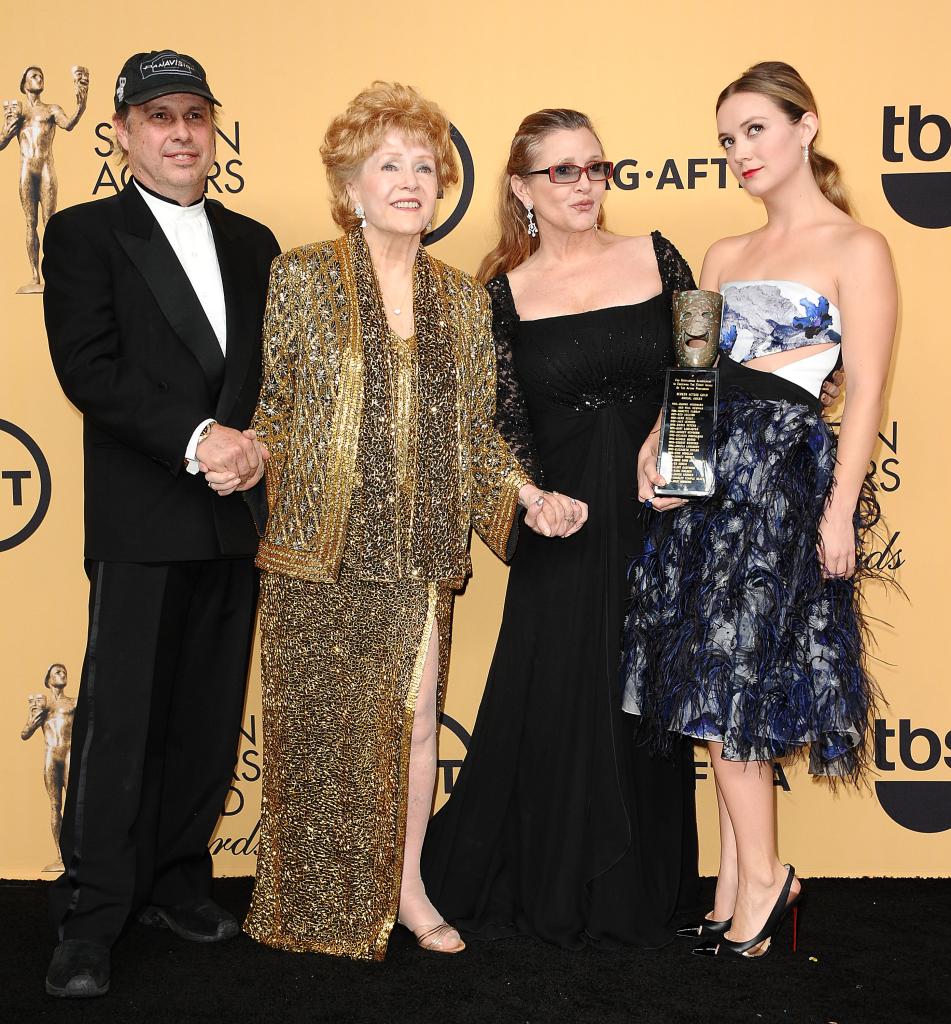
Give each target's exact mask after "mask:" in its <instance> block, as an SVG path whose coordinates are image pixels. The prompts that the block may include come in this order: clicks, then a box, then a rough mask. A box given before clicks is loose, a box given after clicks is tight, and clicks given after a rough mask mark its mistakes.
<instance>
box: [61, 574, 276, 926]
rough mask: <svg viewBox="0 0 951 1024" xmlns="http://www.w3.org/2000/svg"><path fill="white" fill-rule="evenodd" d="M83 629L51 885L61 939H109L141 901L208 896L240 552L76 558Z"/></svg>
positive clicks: (237, 693)
mask: <svg viewBox="0 0 951 1024" xmlns="http://www.w3.org/2000/svg"><path fill="white" fill-rule="evenodd" d="M86 572H87V574H88V576H89V581H90V594H89V637H88V641H87V647H86V657H85V660H84V662H83V673H82V682H81V684H80V690H79V697H78V701H77V705H76V717H75V720H74V724H73V738H72V754H71V761H70V773H69V784H68V786H67V791H66V804H65V809H64V814H63V829H62V834H61V836H60V849H61V851H62V855H63V864H64V866H65V871H64V873H63V874H62V875H61V876H60V878H58V879H57V881H56V882H54V884H53V887H52V890H51V893H50V913H51V916H52V920H53V924H54V927H55V928H56V930H57V935H58V938H59V939H60V940H63V939H89V940H92V941H96V942H102V943H105V944H107V945H111V944H112V943H113V942H114V941H115V939H116V938H117V936H118V935H119V933H120V931H121V930H122V928H123V926H124V924H125V922H126V920H127V919H128V917H129V915H130V914H131V913H133V912H134V911H136V910H137V909H138V908H139V907H141V906H143V905H145V904H158V905H162V906H169V905H172V904H175V903H182V902H186V901H189V900H192V899H200V898H202V897H203V896H206V895H207V894H208V892H209V890H210V886H211V855H210V854H209V852H208V840H209V838H210V836H211V833H212V831H213V829H214V827H215V823H216V822H217V820H218V816H219V814H220V812H221V808H222V805H223V803H224V799H225V795H226V793H227V790H228V786H229V785H230V782H231V776H232V772H233V770H234V763H235V755H236V750H237V739H238V730H239V728H240V725H241V714H242V710H243V706H244V694H245V684H246V681H247V673H248V661H249V658H250V652H251V639H252V632H253V626H254V613H255V605H256V601H257V586H258V583H257V571H256V569H255V568H254V565H253V563H252V562H251V560H250V559H244V558H241V559H222V560H218V561H202V562H165V563H149V564H138V563H128V562H93V561H88V562H87V563H86Z"/></svg>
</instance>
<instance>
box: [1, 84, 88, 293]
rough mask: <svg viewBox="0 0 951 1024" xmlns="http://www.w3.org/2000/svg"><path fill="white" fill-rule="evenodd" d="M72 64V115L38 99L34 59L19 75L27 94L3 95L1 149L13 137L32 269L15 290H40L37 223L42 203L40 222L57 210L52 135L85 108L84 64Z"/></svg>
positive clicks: (70, 123) (74, 120) (67, 128)
mask: <svg viewBox="0 0 951 1024" xmlns="http://www.w3.org/2000/svg"><path fill="white" fill-rule="evenodd" d="M72 70H73V83H74V84H75V86H76V113H75V114H73V115H72V117H67V116H66V112H65V111H64V110H63V108H62V107H60V106H57V105H56V104H55V103H43V102H42V101H41V100H40V94H41V93H42V92H43V87H44V84H45V83H44V79H43V69H42V68H38V67H36V66H35V65H32V66H30V67H28V68H27V69H26V70H25V71H24V72H23V76H22V77H21V79H20V92H22V93H23V95H24V96H25V97H26V99H25V100H23V101H22V102H21V101H20V100H4V101H3V126H2V128H0V149H4V148H5V147H6V146H7V145H8V143H9V142H10V140H11V139H13V138H16V140H17V142H19V144H20V205H21V206H22V207H23V215H24V216H25V217H26V252H27V256H28V258H29V260H30V269H31V270H32V272H33V280H32V281H30V282H29V283H28V284H25V285H23V287H22V288H17V294H18V295H25V294H29V293H31V292H41V291H43V285H42V284H41V283H40V236H39V234H38V231H37V227H38V224H39V214H40V210H41V209H42V211H43V224H44V226H45V225H46V222H47V221H48V220H49V219H50V217H52V216H53V214H54V213H55V212H56V168H55V167H54V166H53V137H54V136H55V135H56V129H57V128H62V129H63V130H64V131H67V132H70V131H72V130H73V128H75V127H76V124H77V122H78V121H79V119H80V118H81V117H82V116H83V111H84V110H85V109H86V97H87V95H88V93H89V70H88V69H87V68H83V67H74V68H73V69H72Z"/></svg>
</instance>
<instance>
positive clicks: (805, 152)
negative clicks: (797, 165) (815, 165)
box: [802, 143, 809, 164]
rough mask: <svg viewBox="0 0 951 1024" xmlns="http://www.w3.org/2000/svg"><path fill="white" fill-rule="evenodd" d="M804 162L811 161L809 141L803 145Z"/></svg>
mask: <svg viewBox="0 0 951 1024" xmlns="http://www.w3.org/2000/svg"><path fill="white" fill-rule="evenodd" d="M802 162H803V163H804V164H807V163H809V144H808V143H807V144H806V145H805V146H803V147H802Z"/></svg>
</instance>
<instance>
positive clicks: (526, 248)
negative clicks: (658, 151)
mask: <svg viewBox="0 0 951 1024" xmlns="http://www.w3.org/2000/svg"><path fill="white" fill-rule="evenodd" d="M578 128H587V130H588V131H589V132H591V134H592V135H593V136H594V137H595V138H596V139H598V145H599V146H601V140H600V138H598V133H597V132H596V131H595V130H594V125H593V124H592V123H591V118H589V117H588V116H587V114H582V113H581V112H580V111H578V110H568V109H567V108H565V107H550V108H547V109H545V110H536V111H535V113H534V114H529V115H528V117H526V118H525V119H524V120H523V121H522V123H521V124H520V125H519V126H518V131H517V132H516V133H515V138H514V139H512V145H511V146H510V148H509V158H508V162H507V163H506V165H505V170H504V171H503V172H502V177H501V178H500V180H499V205H498V212H497V217H498V222H499V230H500V233H501V234H500V238H499V240H498V242H497V243H496V245H495V248H494V249H493V250H492V251H491V252H490V253H489V254H488V255H487V256H486V257H485V258H484V259H483V260H482V262H481V263H480V264H479V269H478V271H477V273H476V277H477V278H478V279H479V280H480V281H481V282H482V283H483V284H485V282H486V281H490V280H491V279H492V278H493V277H496V276H497V275H498V274H507V273H508V272H509V271H510V270H514V269H515V267H517V266H518V265H519V264H520V263H524V262H525V260H527V259H528V257H529V256H531V254H532V253H533V252H534V251H535V250H536V249H537V248H538V238H537V237H536V238H532V237H531V235H529V233H528V220H527V218H526V216H525V207H524V206H523V205H522V203H521V202H520V200H518V199H517V198H516V196H515V193H514V192H513V191H512V184H511V178H512V175H513V174H515V175H523V174H528V172H529V171H531V170H534V169H535V168H534V166H533V165H534V163H535V161H536V160H537V158H538V151H539V150H540V149H541V146H542V143H543V142H544V141H545V138H546V137H547V136H548V135H550V134H551V133H552V132H560V131H569V132H570V131H575V130H576V129H578ZM601 150H602V152H603V151H604V147H603V146H601ZM598 227H599V228H603V227H604V208H603V207H602V208H601V209H600V210H599V211H598Z"/></svg>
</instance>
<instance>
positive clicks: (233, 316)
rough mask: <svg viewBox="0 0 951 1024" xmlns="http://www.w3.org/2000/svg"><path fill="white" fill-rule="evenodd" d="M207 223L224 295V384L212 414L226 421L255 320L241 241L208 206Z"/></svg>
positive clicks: (242, 373)
mask: <svg viewBox="0 0 951 1024" xmlns="http://www.w3.org/2000/svg"><path fill="white" fill-rule="evenodd" d="M205 209H206V210H207V212H208V223H209V224H210V225H211V233H212V235H213V236H214V239H215V250H216V251H217V253H218V268H219V269H220V270H221V285H222V287H223V288H224V293H225V322H226V325H227V327H226V339H227V341H226V345H225V351H226V353H227V355H226V357H225V368H224V383H223V384H222V385H221V393H220V394H219V396H218V405H217V408H216V410H215V414H216V416H217V418H218V419H222V420H224V419H227V417H228V414H229V413H230V412H231V408H232V406H233V405H234V401H235V399H236V398H237V397H238V393H239V391H240V390H241V386H242V385H243V384H244V381H245V378H246V377H247V373H248V361H249V359H250V358H251V352H252V345H253V344H254V340H255V339H253V338H252V337H251V335H250V333H249V331H248V326H249V325H250V324H252V323H253V322H254V318H253V317H252V316H250V315H249V313H248V311H247V306H246V303H247V300H248V299H249V297H250V295H251V289H253V288H254V282H253V281H252V280H251V278H250V276H249V275H248V274H247V270H248V268H249V267H250V265H251V261H250V259H242V258H241V257H242V256H243V255H244V246H243V244H242V240H241V238H240V237H238V238H235V237H233V236H232V235H231V234H230V233H229V232H228V231H227V230H226V228H225V227H224V226H223V225H222V224H221V222H220V220H219V217H218V209H217V208H216V206H214V205H212V204H210V203H209V204H207V205H206V207H205Z"/></svg>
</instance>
